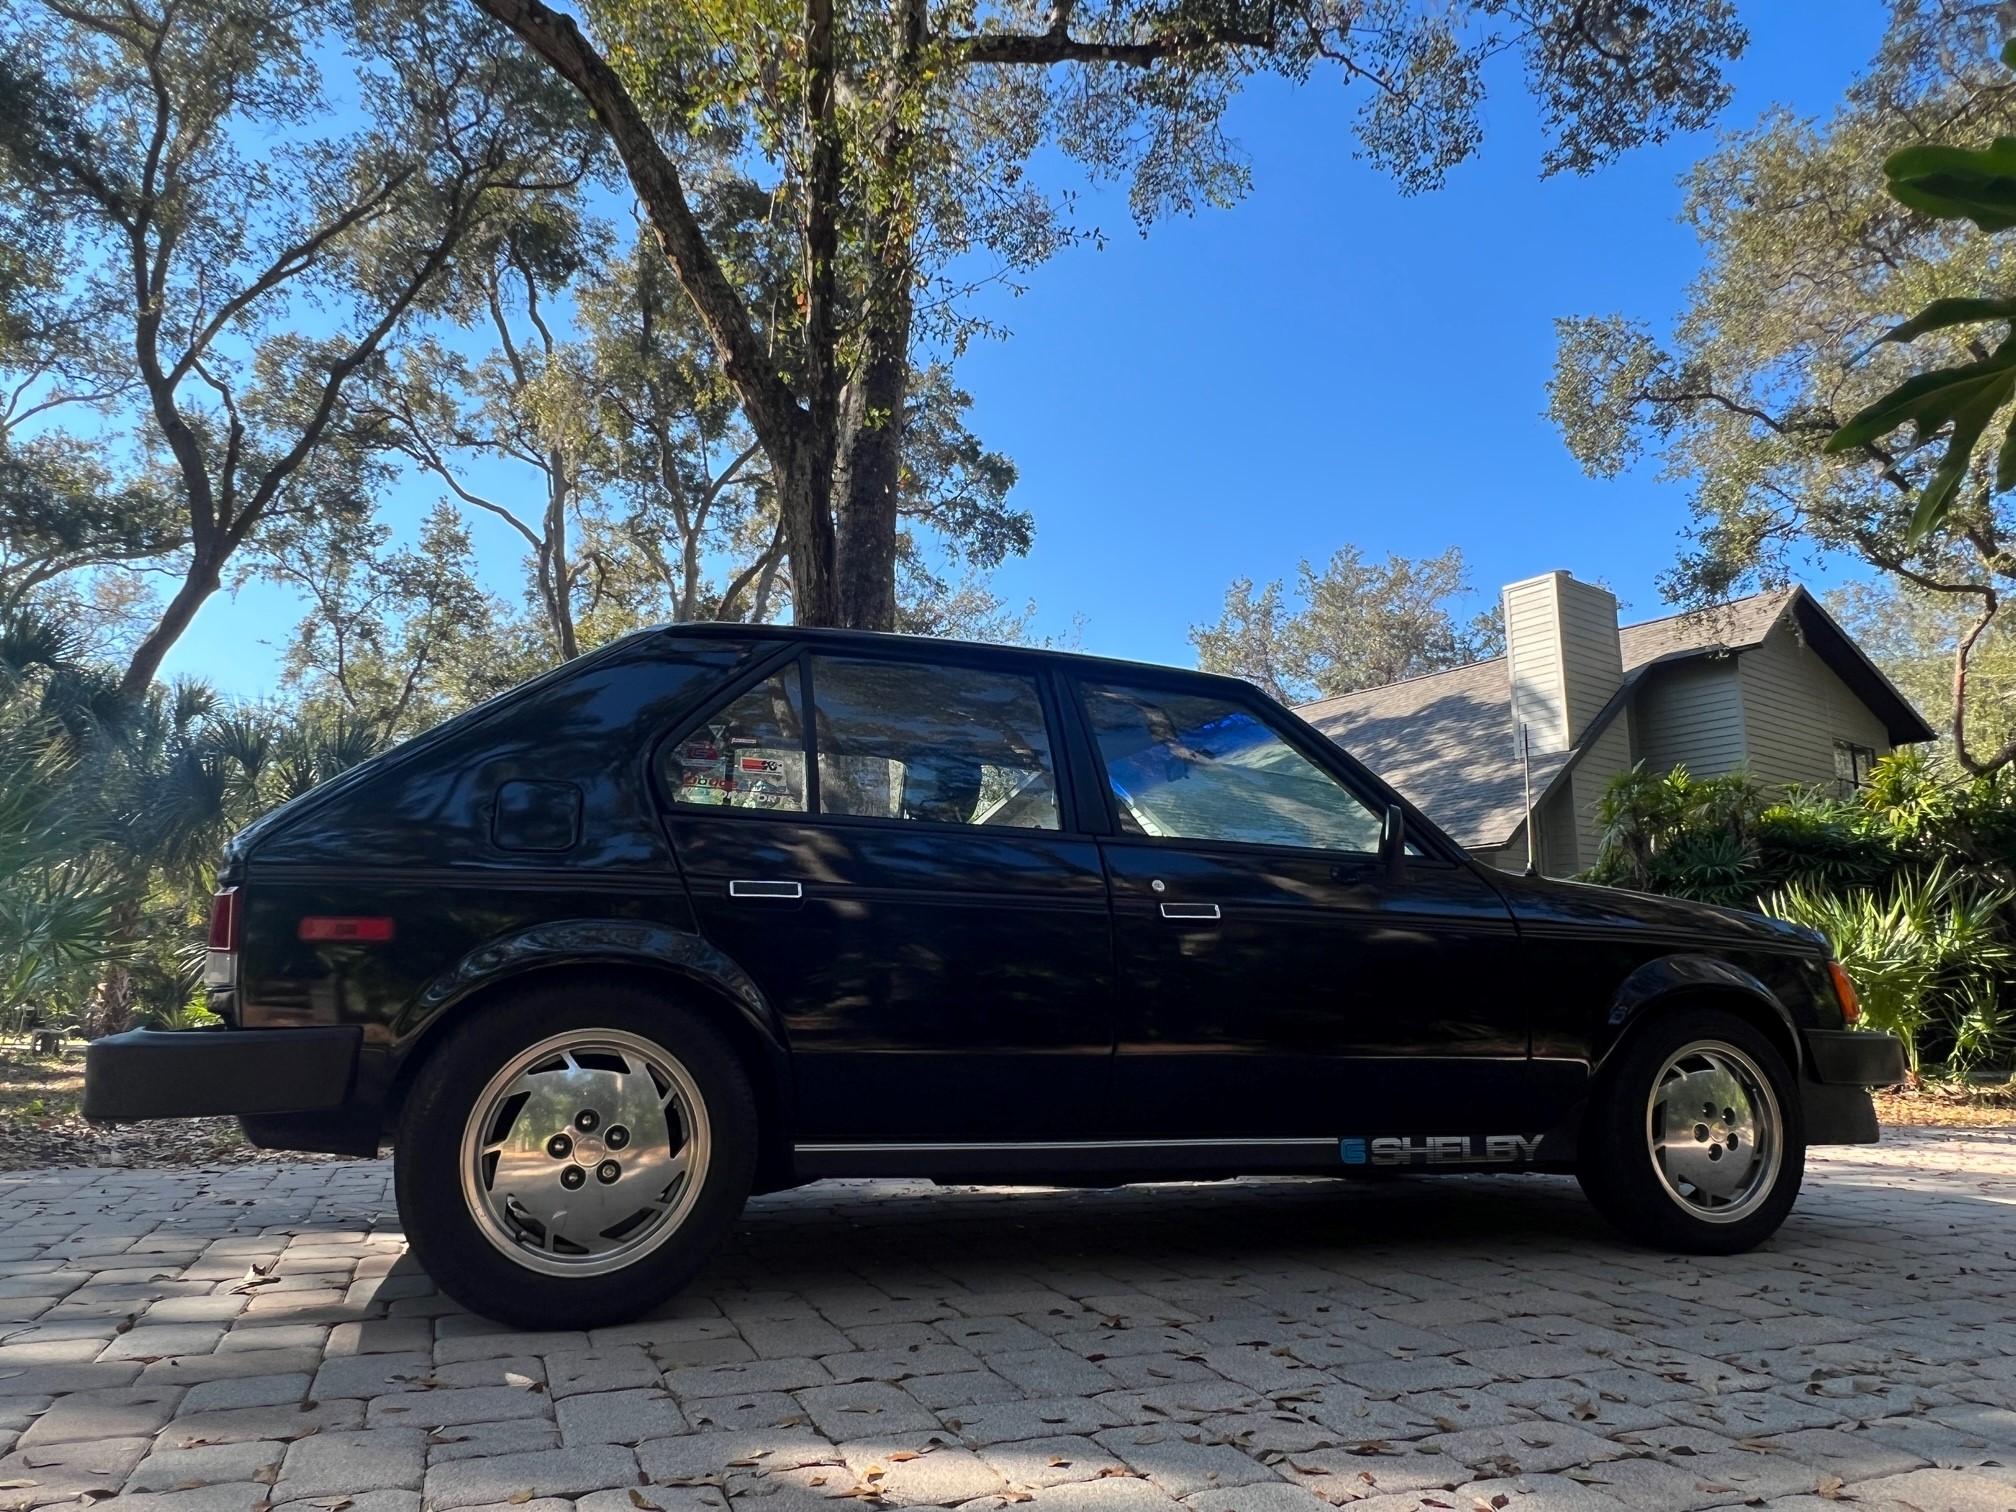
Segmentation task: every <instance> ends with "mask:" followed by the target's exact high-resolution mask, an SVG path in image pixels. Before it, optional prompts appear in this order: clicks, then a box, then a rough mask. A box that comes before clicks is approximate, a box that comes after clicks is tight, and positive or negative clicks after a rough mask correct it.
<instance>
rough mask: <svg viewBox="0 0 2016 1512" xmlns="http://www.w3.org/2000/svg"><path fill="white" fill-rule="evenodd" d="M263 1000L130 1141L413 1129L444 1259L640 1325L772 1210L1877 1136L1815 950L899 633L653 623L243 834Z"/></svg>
mask: <svg viewBox="0 0 2016 1512" xmlns="http://www.w3.org/2000/svg"><path fill="white" fill-rule="evenodd" d="M220 886H221V891H220V892H219V893H218V895H217V900H216V907H215V914H214V918H213V921H212V929H211V940H210V955H209V969H208V980H209V984H210V994H211V1003H212V1005H213V1006H214V1007H215V1008H216V1009H217V1011H218V1012H219V1013H220V1014H221V1015H222V1016H223V1017H224V1019H225V1021H226V1027H224V1028H222V1029H212V1030H199V1031H192V1032H185V1033H153V1032H145V1031H143V1032H138V1033H133V1034H126V1035H120V1036H117V1037H113V1038H109V1039H104V1040H100V1041H99V1042H98V1043H96V1044H95V1045H93V1046H92V1047H91V1051H90V1058H89V1069H88V1079H87V1086H86V1093H85V1112H86V1114H87V1115H88V1116H91V1117H93V1118H100V1119H115V1120H125V1119H145V1118H164V1117H177V1116H193V1115H199V1114H223V1113H230V1114H237V1115H239V1116H240V1117H241V1118H242V1120H243V1123H244V1127H245V1130H246V1132H247V1134H248V1135H249V1136H250V1138H251V1139H252V1140H253V1141H254V1142H255V1143H257V1144H260V1145H264V1146H268V1147H272V1148H279V1149H295V1150H324V1151H337V1152H342V1153H349V1154H359V1155H367V1154H372V1153H375V1152H376V1151H377V1150H378V1149H379V1147H380V1144H381V1143H382V1141H384V1140H385V1139H386V1138H387V1137H388V1136H389V1137H390V1138H391V1141H392V1145H393V1150H394V1156H395V1161H396V1172H397V1188H398V1197H399V1207H400V1212H401V1215H402V1217H403V1220H404V1222H405V1225H406V1230H407V1233H408V1236H409V1238H410V1240H411V1243H412V1245H413V1248H414V1250H415V1251H416V1252H417V1254H418V1256H419V1258H420V1259H421V1261H422V1262H423V1263H424V1264H425V1265H426V1266H427V1268H428V1269H429V1270H430V1271H431V1272H432V1273H433V1274H434V1276H435V1277H436V1278H437V1280H438V1281H439V1282H440V1284H441V1285H442V1287H443V1288H444V1289H445V1290H446V1291H448V1292H449V1293H450V1294H451V1295H452V1296H454V1297H456V1298H458V1299H459V1300H461V1301H462V1302H464V1303H466V1304H467V1305H468V1306H470V1307H472V1308H474V1309H476V1310H478V1311H481V1312H484V1313H488V1314H490V1315H492V1316H495V1317H498V1318H502V1319H506V1320H510V1321H515V1322H524V1323H533V1322H536V1323H539V1324H542V1325H546V1326H553V1325H556V1324H559V1323H563V1322H565V1323H570V1324H575V1325H580V1324H584V1323H589V1322H595V1321H600V1320H607V1319H614V1318H620V1317H623V1316H625V1315H628V1314H632V1313H635V1312H637V1311H640V1310H642V1309H645V1308H647V1307H649V1306H651V1305H653V1304H655V1303H657V1302H658V1301H660V1300H661V1299H663V1298H664V1297H665V1296H666V1295H667V1294H668V1293H670V1292H671V1291H672V1290H673V1289H675V1288H676V1287H678V1286H679V1285H680V1284H681V1283H682V1282H683V1281H684V1280H685V1279H686V1278H687V1277H688V1276H689V1275H691V1273H692V1272H693V1271H694V1269H695V1268H696V1267H697V1266H698V1265H699V1264H700V1263H701V1262H702V1260H703V1259H704V1258H705V1257H706V1255H707V1253H708V1251H709V1248H710V1247H711V1246H712V1245H713V1244H714V1242H715V1241H716V1239H717V1238H718V1237H719V1236H720V1235H721V1234H722V1232H723V1230H724V1229H725V1228H726V1227H727V1226H728V1225H729V1224H730V1223H731V1222H732V1220H733V1219H734V1217H735V1215H736V1213H737V1211H738V1210H739V1209H740V1207H741V1205H742V1202H743V1200H744V1198H745V1197H747V1196H748V1195H749V1193H750V1192H751V1191H752V1190H759V1191H761V1190H774V1189H777V1188H780V1187H785V1186H789V1185H793V1184H796V1183H802V1182H807V1181H812V1180H815V1179H817V1178H819V1177H823V1176H928V1177H938V1178H941V1179H947V1180H957V1181H989V1180H1001V1179H1013V1180H1015V1181H1017V1182H1041V1183H1074V1184H1077V1183H1084V1184H1091V1183H1115V1182H1124V1181H1142V1180H1158V1179H1172V1178H1197V1177H1216V1176H1232V1175H1241V1174H1258V1173H1292V1174H1299V1175H1325V1174H1327V1175H1340V1174H1342V1175H1349V1174H1353V1173H1355V1172H1368V1173H1369V1172H1377V1171H1390V1170H1416V1171H1474V1170H1521V1169H1523V1170H1548V1171H1573V1172H1575V1173H1576V1174H1578V1175H1579V1176H1580V1177H1581V1180H1582V1183H1583V1185H1584V1186H1585V1188H1586V1189H1587V1190H1588V1192H1589V1195H1590V1196H1591V1197H1592V1198H1593V1199H1594V1201H1595V1202H1596V1204H1597V1205H1598V1206H1599V1207H1600V1208H1601V1209H1602V1210H1603V1211H1604V1212H1605V1213H1606V1214H1608V1215H1609V1217H1610V1218H1612V1219H1613V1220H1614V1221H1615V1222H1616V1223H1617V1224H1618V1225H1619V1226H1620V1227H1622V1228H1623V1229H1624V1230H1626V1231H1627V1232H1628V1233H1630V1234H1632V1235H1635V1236H1636V1237H1638V1238H1639V1239H1641V1240H1644V1241H1646V1242H1649V1243H1652V1244H1655V1245H1661V1246H1668V1247H1671V1248H1674V1249H1680V1250H1693V1251H1709V1252H1727V1251H1734V1250H1739V1249H1742V1248H1745V1247H1747V1246H1749V1245H1752V1244H1755V1243H1757V1242H1758V1241H1759V1240H1760V1239H1762V1238H1764V1237H1765V1236H1766V1235H1768V1234H1770V1233H1771V1232H1772V1231H1773V1230H1774V1229H1775V1228H1776V1227H1777V1226H1778V1224H1779V1223H1780V1222H1781V1221H1782V1220H1783V1218H1784V1216H1785V1214H1786V1211H1787V1210H1788V1208H1789V1207H1790V1206H1791V1204H1792V1201H1793V1199H1794V1197H1795V1196H1796V1195H1797V1192H1798V1189H1799V1183H1800V1177H1801V1172H1802V1168H1803V1163H1804V1158H1805V1151H1806V1147H1807V1146H1808V1145H1809V1144H1815V1143H1855V1142H1867V1141H1872V1140H1874V1139H1875V1138H1876V1137H1877V1128H1876V1118H1875V1114H1874V1111H1873V1109H1872V1106H1871V1102H1870V1099H1869V1095H1868V1093H1867V1091H1866V1090H1864V1089H1865V1088H1867V1087H1870V1086H1875V1085H1881V1084H1885V1083H1889V1082H1892V1081H1896V1080H1899V1079H1900V1078H1901V1077H1902V1075H1903V1057H1902V1054H1901V1051H1900V1049H1899V1046H1898V1044H1897V1042H1896V1041H1895V1040H1893V1039H1891V1038H1889V1037H1887V1036H1884V1035H1880V1034H1873V1033H1868V1032H1864V1031H1860V1030H1857V1029H1854V1028H1852V1027H1851V1025H1852V1022H1853V1020H1854V1018H1855V1016H1856V1005H1855V999H1854V990H1853V988H1852V986H1851V985H1850V984H1849V982H1848V980H1847V978H1846V976H1845V975H1844V974H1843V973H1842V972H1841V970H1840V968H1839V967H1838V966H1835V965H1833V964H1832V963H1831V962H1830V961H1829V959H1828V955H1827V949H1826V946H1825V943H1824V942H1823V941H1822V940H1821V939H1820V938H1819V937H1818V936H1816V935H1814V934H1812V933H1810V932H1808V931H1805V930H1801V929H1797V928H1794V927H1792V926H1790V925H1787V924H1782V923H1778V922H1774V921H1772V920H1769V919H1765V918H1762V917H1759V916H1757V915H1753V914H1746V913H1739V912H1735V911H1732V910H1726V909H1714V908H1707V907H1701V906H1696V905H1691V904H1684V903H1678V902H1674V901H1671V900H1667V899H1661V898H1651V897H1642V896H1638V895H1634V894H1628V893H1619V892H1613V891H1607V890H1604V889H1600V888H1593V887H1585V886H1576V885H1572V884H1567V883H1560V882H1552V881H1543V880H1540V879H1537V878H1533V877H1516V876H1511V875H1508V874H1506V873H1503V872H1500V871H1496V870H1493V869H1491V868H1489V867H1485V866H1482V865H1480V864H1478V863H1477V862H1475V861H1473V860H1471V859H1470V858H1469V857H1468V856H1466V855H1465V854H1464V852H1463V851H1462V849H1461V848H1460V847H1458V846H1457V845H1455V844H1454V843H1452V842H1451V841H1450V840H1449V839H1447V838H1446V837H1445V836H1443V835H1442V834H1441V833H1439V832H1438V831H1437V830H1436V828H1435V826H1434V825H1432V824H1431V823H1429V822H1428V821H1427V820H1426V819H1424V818H1423V817H1422V816H1421V815H1420V814H1418V813H1416V812H1414V811H1413V810H1412V809H1410V808H1409V807H1408V806H1407V805H1406V803H1404V802H1403V801H1402V800H1401V799H1400V798H1399V797H1398V796H1397V795H1396V794H1394V793H1393V792H1392V791H1391V790H1389V789H1388V788H1386V787H1385V786H1384V785H1383V784H1381V783H1380V782H1379V780H1378V779H1377V778H1375V777H1374V776H1373V775H1372V774H1371V773H1369V772H1367V771H1366V770H1365V769H1364V768H1363V767H1361V766H1359V765H1358V764H1357V763H1356V762H1354V761H1353V760H1352V759H1351V758H1350V757H1349V756H1348V755H1346V754H1345V753H1344V752H1342V751H1340V750H1338V749H1337V748H1336V747H1335V746H1334V745H1333V744H1331V743H1330V742H1329V741H1327V740H1326V739H1324V738H1323V737H1322V736H1321V735H1319V734H1317V733H1315V732H1314V731H1312V730H1311V729H1309V728H1308V727H1307V726H1305V725H1304V724H1302V723H1301V722H1300V721H1299V720H1297V719H1296V718H1295V717H1294V716H1293V715H1292V714H1290V713H1289V712H1288V711H1286V710H1285V709H1283V708H1281V707H1280V706H1279V705H1277V704H1276V703H1274V702H1272V701H1271V700H1269V699H1268V698H1266V697H1264V696H1263V695H1262V694H1260V693H1258V692H1257V691H1255V690H1254V689H1253V688H1252V687H1250V686H1248V685H1246V684H1244V683H1242V682H1238V681H1235V680H1231V679H1227V678H1220V677H1212V676H1206V675H1203V674H1200V673H1194V672H1180V671H1171V670H1167V669H1164V668H1157V667H1147V666H1139V665H1132V664H1128V663H1122V662H1114V661H1104V660H1099V659H1095V658H1091V657H1083V656H1072V655H1063V654H1058V653H1052V652H1038V651H1029V650H1020V649H1010V648H1002V647H991V646H969V645H959V644H951V643H946V642H940V641H923V640H912V639H907V638H903V637H895V636H882V635H871V634H863V633H853V632H839V631H817V630H803V631H801V630H793V629H788V628H764V627H750V626H743V625H718V626H715V625H701V626H688V627H680V628H675V629H667V630H661V631H650V632H645V633H642V634H638V635H634V636H631V637H629V638H627V639H625V640H622V641H620V642H617V643H615V644H613V645H611V646H608V647H606V648H605V649H603V650H601V651H599V652H597V653H594V654H592V655H589V656H585V657H583V658H581V659H580V660H578V661H575V662H571V663H569V664H568V665H567V666H565V667H563V668H561V669H559V670H558V671H555V672H553V673H551V674H550V675H548V676H546V677H543V678H540V679H538V680H537V681H535V682H532V683H529V684H527V685H526V686H524V687H522V688H520V689H518V690H516V691H514V692H512V693H510V694H508V695H506V696H504V697H502V698H499V699H497V700H495V701H493V702H492V703H489V704H487V705H485V706H483V707H481V708H479V709H476V710H474V711H473V712H471V713H469V714H466V715H464V716H462V717H461V718H459V719H455V720H452V721H450V722H449V723H447V724H444V725H442V726H441V727H439V728H438V729H435V730H433V731H430V732H429V733H427V734H426V735H423V736H421V737H419V738H417V739H414V740H412V741H409V742H407V743H406V744H405V745H403V746H400V747H399V748H397V749H395V750H393V751H390V752H388V753H387V754H385V755H383V756H380V757H378V758H376V759H375V760H372V761H369V762H367V763H365V764H364V765H362V766H360V767H358V768H356V769H354V770H353V771H351V772H349V773H346V774H345V775H343V776H342V777H339V778H337V779H336V780H334V781H332V782H329V783H326V784H324V785H323V786H322V787H319V788H317V789H315V790H314V791H313V792H311V793H309V794H307V795H306V796H304V797H302V798H300V799H298V800H296V801H294V802H292V803H289V804H287V805H286V806H284V807H282V808H280V809H277V810H275V811H274V812H272V813H270V814H268V815H266V816H265V817H264V818H262V819H260V820H259V821H258V822H257V823H255V824H253V825H251V826H250V827H249V828H247V829H246V830H245V831H244V832H243V833H241V834H239V835H238V836H237V837H236V838H235V839H234V840H233V841H232V842H231V845H230V848H229V851H228V854H227V857H226V860H225V864H224V868H223V872H222V875H221V882H220Z"/></svg>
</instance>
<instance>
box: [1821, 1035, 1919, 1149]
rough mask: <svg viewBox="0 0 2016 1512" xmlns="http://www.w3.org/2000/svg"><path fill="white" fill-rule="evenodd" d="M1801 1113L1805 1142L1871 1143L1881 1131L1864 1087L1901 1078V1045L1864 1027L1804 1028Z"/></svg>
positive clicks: (1894, 1037) (1903, 1073)
mask: <svg viewBox="0 0 2016 1512" xmlns="http://www.w3.org/2000/svg"><path fill="white" fill-rule="evenodd" d="M1804 1038H1805V1041H1806V1076H1805V1077H1804V1079H1803V1080H1802V1082H1801V1084H1800V1093H1801V1097H1800V1111H1801V1114H1802V1115H1803V1121H1804V1123H1805V1126H1806V1142H1807V1143H1808V1144H1874V1143H1876V1141H1877V1139H1878V1138H1879V1137H1880V1134H1881V1130H1880V1128H1879V1126H1878V1124H1877V1122H1876V1105H1875V1103H1873V1102H1872V1101H1870V1098H1869V1090H1868V1089H1869V1088H1871V1087H1889V1086H1894V1085H1896V1084H1897V1083H1898V1082H1901V1081H1903V1080H1904V1078H1905V1076H1906V1074H1907V1073H1906V1069H1905V1064H1904V1045H1903V1042H1902V1041H1901V1040H1899V1039H1897V1038H1896V1036H1894V1035H1889V1034H1874V1033H1871V1032H1869V1031H1868V1030H1864V1029H1808V1030H1806V1031H1805V1033H1804Z"/></svg>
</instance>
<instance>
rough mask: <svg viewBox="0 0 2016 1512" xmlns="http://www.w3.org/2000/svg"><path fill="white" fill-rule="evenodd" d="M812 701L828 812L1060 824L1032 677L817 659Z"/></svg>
mask: <svg viewBox="0 0 2016 1512" xmlns="http://www.w3.org/2000/svg"><path fill="white" fill-rule="evenodd" d="M812 702H813V713H814V718H813V736H814V748H815V749H816V750H817V751H818V754H819V811H820V812H821V813H825V814H858V815H866V816H872V817H874V818H877V819H914V820H921V821H925V822H929V823H934V824H991V825H1001V826H1006V827H1009V828H1015V829H1056V828H1058V822H1057V782H1056V777H1055V775H1054V773H1055V768H1054V767H1053V765H1052V762H1051V759H1050V740H1049V737H1048V735H1047V734H1046V733H1045V730H1044V725H1043V701H1042V699H1041V698H1040V697H1039V696H1038V695H1037V691H1036V683H1035V680H1034V679H1033V678H1029V677H1023V676H1019V675H1017V674H1015V673H1007V672H987V671H980V670H976V669H974V668H971V667H942V666H921V665H919V664H917V663H915V662H880V661H856V660H853V659H851V658H845V657H831V656H815V657H813V658H812Z"/></svg>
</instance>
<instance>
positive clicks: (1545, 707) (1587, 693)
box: [1504, 572, 1624, 756]
mask: <svg viewBox="0 0 2016 1512" xmlns="http://www.w3.org/2000/svg"><path fill="white" fill-rule="evenodd" d="M1504 604H1505V640H1506V655H1507V660H1508V669H1507V670H1508V672H1509V674H1510V677H1511V683H1512V724H1513V728H1512V731H1511V734H1512V739H1513V741H1514V743H1515V749H1516V743H1517V740H1518V729H1519V726H1520V724H1521V723H1524V724H1525V725H1526V726H1527V728H1528V729H1529V730H1530V732H1531V734H1532V740H1533V752H1534V754H1535V755H1542V756H1544V755H1551V754H1553V753H1555V752H1558V751H1565V750H1567V749H1569V747H1570V746H1572V745H1573V744H1574V743H1575V742H1576V741H1577V740H1579V739H1580V738H1581V736H1582V733H1583V731H1585V730H1587V729H1588V727H1589V725H1590V722H1591V721H1592V720H1594V719H1595V717H1596V715H1597V714H1598V713H1599V712H1600V711H1601V710H1602V708H1603V706H1604V705H1605V704H1606V703H1608V702H1609V701H1610V696H1611V695H1612V694H1613V693H1615V692H1616V691H1617V688H1618V686H1619V684H1621V683H1622V682H1623V680H1624V661H1623V655H1622V650H1621V647H1620V645H1619V642H1618V638H1617V600H1616V599H1615V598H1613V597H1612V596H1611V595H1610V594H1609V593H1608V592H1606V591H1605V590H1604V589H1601V588H1596V587H1592V586H1591V585H1589V584H1588V583H1578V582H1576V581H1575V579H1574V578H1572V577H1570V576H1569V575H1568V574H1567V573H1565V572H1550V573H1547V574H1545V575H1543V576H1541V577H1537V578H1529V579H1527V580H1526V581H1525V582H1523V583H1513V584H1510V585H1509V586H1508V587H1506V589H1505V590H1504Z"/></svg>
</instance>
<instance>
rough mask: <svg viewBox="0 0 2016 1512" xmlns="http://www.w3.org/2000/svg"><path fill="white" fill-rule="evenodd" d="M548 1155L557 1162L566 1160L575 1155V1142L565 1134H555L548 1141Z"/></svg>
mask: <svg viewBox="0 0 2016 1512" xmlns="http://www.w3.org/2000/svg"><path fill="white" fill-rule="evenodd" d="M546 1153H547V1154H548V1155H551V1156H552V1157H553V1158H554V1159H555V1160H565V1159H566V1158H567V1157H568V1156H569V1155H571V1154H573V1153H574V1141H573V1140H571V1139H569V1138H568V1137H567V1136H566V1135H565V1134H555V1135H554V1136H553V1137H552V1138H551V1139H549V1140H547V1141H546Z"/></svg>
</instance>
